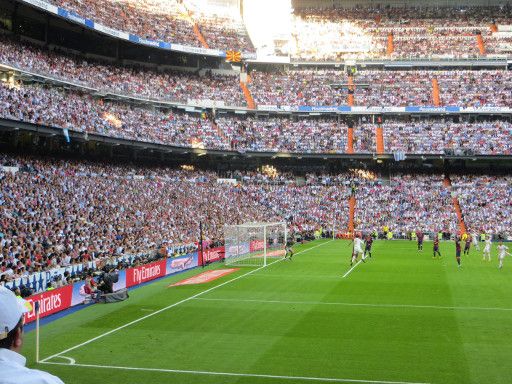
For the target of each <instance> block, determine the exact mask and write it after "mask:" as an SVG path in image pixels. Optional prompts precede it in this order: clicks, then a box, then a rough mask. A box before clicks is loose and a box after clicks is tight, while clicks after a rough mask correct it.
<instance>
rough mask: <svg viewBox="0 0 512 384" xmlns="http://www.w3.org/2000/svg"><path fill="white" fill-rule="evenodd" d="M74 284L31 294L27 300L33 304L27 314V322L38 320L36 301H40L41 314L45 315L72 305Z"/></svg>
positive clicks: (41, 315)
mask: <svg viewBox="0 0 512 384" xmlns="http://www.w3.org/2000/svg"><path fill="white" fill-rule="evenodd" d="M72 297H73V285H66V286H65V287H62V288H58V289H54V290H52V291H47V292H43V293H38V294H37V295H34V296H31V297H29V298H27V299H26V300H27V301H29V302H30V303H31V304H32V312H29V313H27V314H25V323H30V322H32V321H35V320H36V302H39V316H40V317H45V316H48V315H51V314H53V313H57V312H60V311H63V310H64V309H67V308H69V307H71V299H72Z"/></svg>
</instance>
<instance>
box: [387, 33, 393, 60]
mask: <svg viewBox="0 0 512 384" xmlns="http://www.w3.org/2000/svg"><path fill="white" fill-rule="evenodd" d="M394 51H395V43H394V41H393V34H392V33H391V32H390V33H388V46H387V49H386V53H387V55H388V56H391V54H392V53H393V52H394Z"/></svg>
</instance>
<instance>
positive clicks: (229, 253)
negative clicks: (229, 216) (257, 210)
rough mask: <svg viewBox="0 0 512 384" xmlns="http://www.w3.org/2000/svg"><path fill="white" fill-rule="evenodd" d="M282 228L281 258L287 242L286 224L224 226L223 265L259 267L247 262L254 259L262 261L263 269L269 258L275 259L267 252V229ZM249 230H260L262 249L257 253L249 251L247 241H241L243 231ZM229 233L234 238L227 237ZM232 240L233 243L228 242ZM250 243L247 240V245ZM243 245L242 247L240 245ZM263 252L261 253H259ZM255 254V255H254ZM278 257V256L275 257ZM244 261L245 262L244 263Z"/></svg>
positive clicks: (261, 223) (266, 223) (279, 222)
mask: <svg viewBox="0 0 512 384" xmlns="http://www.w3.org/2000/svg"><path fill="white" fill-rule="evenodd" d="M279 226H281V227H282V234H283V238H284V240H283V243H282V251H283V252H282V256H284V255H285V247H286V244H287V242H288V229H287V226H286V222H284V221H277V222H255V223H244V224H236V225H228V224H225V225H224V242H225V258H224V263H225V264H226V265H233V264H235V265H240V266H257V265H258V266H260V265H261V264H254V263H250V262H249V260H250V259H253V258H255V257H257V258H261V259H262V260H263V267H266V266H267V265H268V259H269V258H270V257H272V258H275V257H276V256H274V255H272V254H269V252H268V240H269V239H268V228H269V227H279ZM251 228H262V238H261V239H260V241H263V249H261V250H258V251H251V249H250V244H247V241H248V239H242V238H241V237H242V236H241V235H242V234H243V233H244V231H243V230H244V229H251ZM229 233H235V234H236V235H235V237H234V238H233V237H232V236H229V237H228V236H227V234H229ZM230 240H233V241H230ZM250 242H251V241H250V240H249V243H250ZM242 243H245V244H244V246H242V245H241V244H242ZM261 251H263V253H261ZM255 254H257V255H255ZM277 257H279V255H278V256H277ZM244 260H246V262H244Z"/></svg>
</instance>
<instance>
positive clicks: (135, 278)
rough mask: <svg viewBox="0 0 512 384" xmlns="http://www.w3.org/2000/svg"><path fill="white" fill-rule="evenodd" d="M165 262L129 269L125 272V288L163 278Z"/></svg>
mask: <svg viewBox="0 0 512 384" xmlns="http://www.w3.org/2000/svg"><path fill="white" fill-rule="evenodd" d="M165 263H166V261H165V260H161V261H156V262H154V263H151V264H146V265H141V266H140V267H135V268H129V269H127V270H126V287H127V288H129V287H133V286H134V285H139V284H141V283H145V282H146V281H151V280H154V279H157V278H159V277H163V276H165Z"/></svg>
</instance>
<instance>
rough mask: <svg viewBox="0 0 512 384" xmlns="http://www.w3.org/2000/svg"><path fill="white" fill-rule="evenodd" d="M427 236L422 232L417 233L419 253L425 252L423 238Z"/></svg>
mask: <svg viewBox="0 0 512 384" xmlns="http://www.w3.org/2000/svg"><path fill="white" fill-rule="evenodd" d="M424 236H425V235H424V234H423V232H422V231H418V232H416V238H417V239H418V251H423V237H424Z"/></svg>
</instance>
